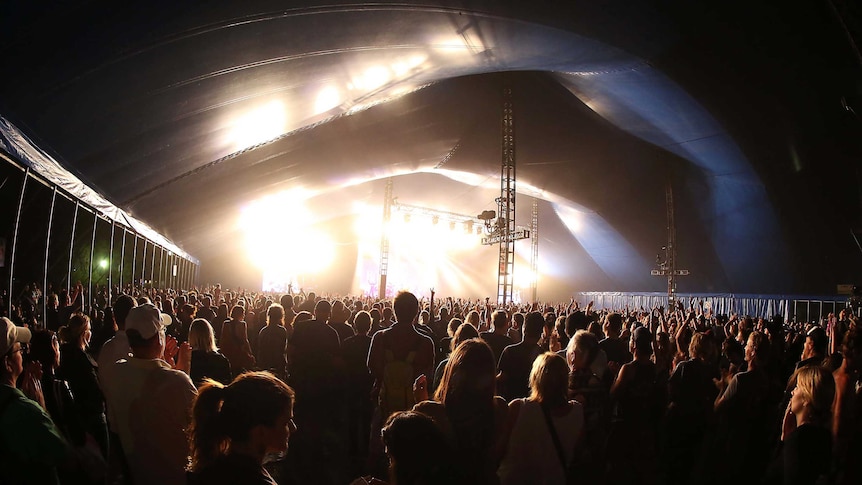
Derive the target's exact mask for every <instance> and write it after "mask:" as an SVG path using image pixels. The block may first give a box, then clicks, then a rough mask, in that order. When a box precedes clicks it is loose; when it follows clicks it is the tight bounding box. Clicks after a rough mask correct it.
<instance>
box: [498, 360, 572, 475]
mask: <svg viewBox="0 0 862 485" xmlns="http://www.w3.org/2000/svg"><path fill="white" fill-rule="evenodd" d="M568 377H569V367H568V365H567V364H566V361H565V359H563V358H562V357H560V356H559V355H557V354H555V353H552V352H546V353H544V354H542V355H540V356H539V357H537V358H536V360H535V361H534V362H533V368H532V370H531V371H530V397H528V398H526V399H515V400H513V401H512V402H510V403H509V415H508V419H507V421H506V422H507V430H508V432H509V433H510V435H509V439H508V448H507V451H506V456H505V458H504V459H503V462H502V463H501V464H500V468H499V470H498V472H497V473H498V475H499V477H500V483H502V484H503V485H507V484H519V483H531V484H537V485H538V484H548V485H550V484H563V483H566V481H567V473H568V471H569V464H570V463H571V462H572V461H573V460H574V459H575V454H576V453H577V452H578V449H577V448H578V446H579V445H580V444H581V441H582V440H583V432H584V410H583V407H582V406H581V405H580V404H579V403H578V402H577V401H574V400H569V399H568V398H567V396H566V393H567V391H568Z"/></svg>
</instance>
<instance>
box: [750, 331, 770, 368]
mask: <svg viewBox="0 0 862 485" xmlns="http://www.w3.org/2000/svg"><path fill="white" fill-rule="evenodd" d="M746 350H747V351H748V352H751V355H752V357H753V358H754V360H756V361H757V362H758V363H761V364H765V363H766V360H767V359H768V358H769V337H768V336H767V335H766V334H764V333H762V332H751V335H749V336H748V342H747V345H746Z"/></svg>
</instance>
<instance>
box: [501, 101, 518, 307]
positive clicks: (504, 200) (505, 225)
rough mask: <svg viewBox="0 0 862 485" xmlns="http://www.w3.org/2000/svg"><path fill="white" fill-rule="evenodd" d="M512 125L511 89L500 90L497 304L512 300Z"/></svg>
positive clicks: (513, 218)
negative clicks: (501, 105)
mask: <svg viewBox="0 0 862 485" xmlns="http://www.w3.org/2000/svg"><path fill="white" fill-rule="evenodd" d="M514 125H515V123H514V119H513V115H512V88H510V87H508V86H506V87H505V88H503V120H502V131H503V147H502V148H503V163H502V167H501V172H500V197H499V198H498V199H497V208H498V209H499V210H498V211H497V214H498V215H499V218H498V219H497V227H498V228H499V231H500V259H499V268H498V273H497V303H498V304H500V305H505V304H506V303H509V302H510V301H511V299H512V289H513V284H512V279H513V275H514V270H515V238H514V235H515V126H514Z"/></svg>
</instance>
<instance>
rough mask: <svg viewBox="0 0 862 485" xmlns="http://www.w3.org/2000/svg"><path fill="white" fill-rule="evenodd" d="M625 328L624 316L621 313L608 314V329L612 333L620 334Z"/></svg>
mask: <svg viewBox="0 0 862 485" xmlns="http://www.w3.org/2000/svg"><path fill="white" fill-rule="evenodd" d="M622 329H623V316H622V315H620V314H619V313H611V314H609V315H608V331H609V332H610V333H611V335H614V336H618V335H619V334H620V332H621V331H622Z"/></svg>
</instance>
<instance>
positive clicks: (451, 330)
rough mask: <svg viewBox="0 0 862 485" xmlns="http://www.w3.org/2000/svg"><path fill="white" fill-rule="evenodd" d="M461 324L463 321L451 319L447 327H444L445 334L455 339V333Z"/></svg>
mask: <svg viewBox="0 0 862 485" xmlns="http://www.w3.org/2000/svg"><path fill="white" fill-rule="evenodd" d="M463 323H464V321H463V320H461V319H460V318H452V319H451V320H449V325H447V326H446V333H447V334H448V335H449V336H450V337H452V338H455V332H457V331H458V329H459V328H460V327H461V325H462V324H463Z"/></svg>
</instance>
